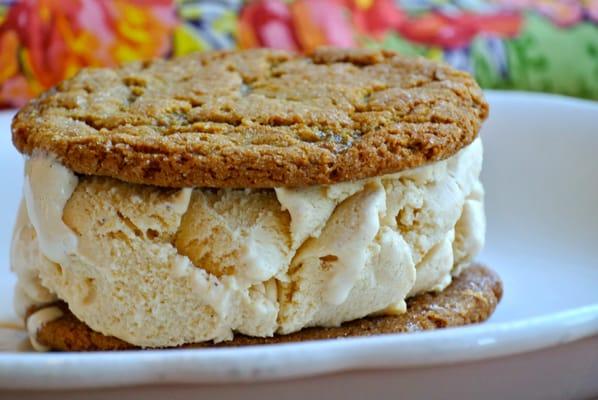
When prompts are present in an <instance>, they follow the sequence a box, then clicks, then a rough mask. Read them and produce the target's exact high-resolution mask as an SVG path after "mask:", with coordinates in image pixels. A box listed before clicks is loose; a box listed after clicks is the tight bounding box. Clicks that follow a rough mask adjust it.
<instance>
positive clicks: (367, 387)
mask: <svg viewBox="0 0 598 400" xmlns="http://www.w3.org/2000/svg"><path fill="white" fill-rule="evenodd" d="M488 99H489V101H490V103H491V116H490V119H489V120H488V122H487V123H486V125H485V127H484V131H483V133H482V135H483V137H484V142H485V166H484V173H483V174H484V182H485V185H486V192H487V214H488V227H489V229H488V238H487V239H488V240H487V247H486V249H485V250H484V252H483V254H482V255H481V256H480V259H481V260H482V261H484V262H486V263H487V264H489V265H490V266H492V267H493V268H494V269H495V270H497V271H498V272H499V274H500V275H501V277H502V278H503V280H504V285H505V295H504V298H503V301H502V303H501V304H500V305H499V307H498V310H497V312H496V313H495V315H494V316H493V317H492V318H491V319H490V320H489V321H488V322H486V323H484V324H481V325H477V326H470V327H464V328H457V329H447V330H441V331H436V332H426V333H418V334H408V335H388V336H380V337H371V338H355V339H346V340H342V341H324V342H312V343H297V344H288V345H277V346H264V347H249V348H240V349H211V350H210V349H208V350H200V349H197V350H170V351H145V352H123V353H88V354H65V353H49V354H36V353H26V352H23V351H22V350H23V349H24V348H23V347H22V339H23V334H22V333H20V332H16V331H12V330H2V329H0V397H2V396H3V395H4V396H16V395H17V392H14V391H13V392H8V391H5V392H2V391H1V390H2V389H5V390H9V389H12V390H21V389H27V390H36V389H37V390H39V389H48V388H51V389H53V390H58V389H62V390H65V389H76V388H78V389H82V388H91V387H94V388H107V387H122V386H130V385H145V384H154V385H156V384H159V385H166V384H170V385H172V384H177V385H174V386H168V387H164V386H161V387H160V388H159V389H156V388H153V387H152V388H151V389H147V388H143V387H137V388H132V389H131V388H128V389H126V388H123V389H110V390H108V391H98V390H96V391H94V392H93V396H96V395H97V396H100V395H102V394H105V395H110V396H125V397H126V396H130V398H134V397H136V396H140V395H144V397H146V398H147V396H152V395H153V396H156V398H158V397H159V396H164V395H166V394H168V395H169V396H171V397H172V398H186V397H187V396H197V395H200V394H202V395H206V396H220V397H221V398H228V397H230V398H232V397H234V396H236V395H239V394H244V396H249V397H250V398H253V397H254V396H259V397H261V398H274V397H276V398H280V397H281V396H282V397H283V398H296V397H302V398H305V397H306V396H307V397H314V398H317V394H318V393H322V394H324V393H325V394H326V397H327V398H345V399H346V398H350V397H354V398H362V396H363V394H364V393H366V392H367V393H370V394H372V395H375V396H376V397H394V398H396V397H397V394H398V393H401V394H402V395H403V396H406V397H411V396H425V397H426V398H448V397H452V396H456V395H459V396H461V397H462V398H476V397H479V396H480V395H482V394H483V396H484V397H485V398H486V399H490V398H503V397H505V396H508V395H510V396H511V397H512V398H582V397H586V398H587V397H589V396H591V395H598V336H597V335H598V211H597V210H596V207H597V205H598V156H597V154H596V153H597V150H598V103H596V102H587V101H581V100H574V99H568V98H563V97H557V96H546V95H538V94H523V93H501V92H490V93H488ZM21 168H22V161H21V158H20V156H19V155H18V154H17V153H16V151H14V150H13V149H12V147H11V145H10V135H9V116H8V114H6V113H4V114H2V113H0V182H2V188H1V189H0V190H1V194H2V196H0V216H1V218H0V221H2V224H1V225H0V259H1V260H3V261H4V263H3V264H1V266H0V320H10V319H12V320H14V316H13V315H12V311H11V307H10V302H11V296H12V285H13V284H14V279H13V278H12V276H11V275H10V274H9V272H8V267H7V265H8V245H9V238H10V231H11V228H12V223H13V220H14V214H15V210H16V208H17V203H18V200H19V197H20V190H21V182H22V172H21ZM19 349H21V351H19ZM183 383H184V384H185V385H182V384H183ZM224 383H226V385H224ZM232 383H235V384H232ZM190 385H191V386H190ZM53 393H54V394H55V395H56V398H61V399H65V398H68V397H69V396H73V397H77V396H83V395H85V396H86V397H87V398H92V397H89V396H90V393H89V392H81V391H78V392H68V393H66V392H64V391H61V392H53ZM40 395H48V393H44V392H29V396H31V398H33V397H36V396H40ZM385 395H386V396H385ZM19 396H21V397H22V396H23V394H22V393H21V394H20V395H19ZM177 396H180V397H177Z"/></svg>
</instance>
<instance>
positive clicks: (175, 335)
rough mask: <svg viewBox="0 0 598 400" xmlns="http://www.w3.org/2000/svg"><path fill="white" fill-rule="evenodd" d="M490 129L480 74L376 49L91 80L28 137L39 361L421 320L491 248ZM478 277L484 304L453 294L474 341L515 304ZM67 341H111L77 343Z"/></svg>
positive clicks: (68, 85) (55, 104)
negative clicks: (76, 353)
mask: <svg viewBox="0 0 598 400" xmlns="http://www.w3.org/2000/svg"><path fill="white" fill-rule="evenodd" d="M486 115H487V104H486V102H485V101H484V99H483V96H482V93H481V91H480V89H479V87H478V86H477V84H476V83H475V82H474V81H473V79H472V78H471V77H470V76H469V75H468V74H466V73H463V72H459V71H456V70H453V69H451V68H450V67H448V66H445V65H442V64H437V63H434V62H431V61H426V60H423V59H413V58H407V57H403V56H400V55H397V54H394V53H390V52H382V51H374V50H339V49H322V50H318V51H316V52H314V53H313V54H311V55H308V56H300V55H294V54H289V53H285V52H278V51H272V50H250V51H239V52H212V53H204V54H196V55H192V56H187V57H184V58H179V59H174V60H170V61H164V60H156V61H152V62H144V63H132V64H129V65H126V66H124V67H121V68H119V69H85V70H83V71H81V72H80V73H79V74H78V75H76V76H75V77H73V78H71V79H69V80H67V81H64V82H63V83H61V84H60V85H58V86H57V87H56V88H55V89H53V90H51V91H49V92H46V93H44V94H43V95H42V96H40V98H38V99H36V100H34V101H32V102H31V103H29V104H28V105H27V106H26V107H24V108H23V109H22V110H21V111H20V112H19V113H18V114H17V116H16V117H15V119H14V121H13V125H12V132H13V142H14V144H15V146H16V147H17V149H19V151H21V152H22V153H24V154H25V155H27V159H26V166H25V170H26V171H25V184H24V190H23V193H24V195H23V202H22V205H21V207H20V210H19V216H18V219H17V223H16V226H15V231H14V235H13V245H12V252H11V263H12V268H13V270H14V271H15V273H16V274H17V275H18V285H17V289H16V295H15V306H16V308H17V311H18V313H19V315H21V316H23V318H26V319H27V325H28V328H29V330H30V334H31V337H32V343H34V345H35V346H36V347H37V348H38V349H47V348H55V349H62V350H89V349H102V346H99V345H97V343H100V342H101V343H112V342H110V341H109V340H108V338H112V339H115V340H118V341H119V343H124V344H126V345H127V346H124V345H106V348H128V347H142V348H148V347H149V348H153V347H174V346H181V345H189V344H197V343H211V342H215V343H238V342H239V340H241V338H246V337H248V338H268V337H273V336H274V337H275V340H278V339H276V338H280V337H284V336H283V335H288V334H293V335H295V336H296V335H302V334H303V333H302V332H313V330H306V329H307V328H312V327H314V329H315V330H316V331H317V330H318V329H320V331H321V332H328V331H327V330H326V328H330V327H339V326H341V324H343V323H346V322H349V321H355V320H359V319H362V318H365V317H370V318H369V319H366V320H363V321H372V318H374V317H372V316H382V317H379V318H391V319H392V318H396V320H393V321H395V322H397V321H399V320H402V321H405V320H406V318H407V317H408V316H409V315H410V314H409V313H410V311H411V310H410V309H409V307H408V306H407V302H406V299H409V298H412V297H413V299H414V300H411V303H412V304H420V303H421V302H422V301H424V300H421V299H428V300H426V301H428V303H426V304H434V303H433V302H434V300H432V298H431V297H430V296H431V295H427V294H426V293H427V292H430V291H433V292H437V293H438V292H442V291H443V290H445V288H447V287H448V286H449V285H450V284H451V281H452V279H453V277H454V276H458V275H459V274H460V273H461V272H462V270H464V269H465V268H466V267H468V266H469V265H470V264H471V262H472V260H473V259H474V257H475V255H476V254H477V253H478V252H479V250H480V248H481V247H482V245H483V241H484V231H485V219H484V212H483V188H482V185H481V183H480V181H479V174H480V170H481V166H482V144H481V140H480V139H479V138H477V134H478V131H479V128H480V126H481V123H482V121H483V120H484V119H485V117H486ZM472 271H473V270H472ZM477 272H478V273H477V274H475V273H473V272H471V271H470V273H469V274H465V275H463V277H461V278H457V279H461V282H464V283H462V284H461V286H459V284H458V283H459V281H458V282H456V287H464V286H463V285H465V286H467V285H468V284H469V285H475V282H477V281H479V280H483V279H486V280H490V281H492V282H493V284H492V285H486V286H484V287H485V288H486V289H485V290H481V291H480V292H483V293H484V295H483V296H481V297H480V298H483V299H485V300H484V301H483V302H482V303H483V305H482V304H481V303H479V302H478V303H475V304H477V305H476V307H477V308H476V307H469V308H467V307H468V306H467V304H470V303H467V301H466V300H463V298H464V297H463V296H459V295H457V293H462V292H459V290H452V291H450V293H453V295H454V299H461V301H462V303H459V304H462V305H463V307H465V308H467V309H468V310H470V312H471V314H467V315H468V316H466V317H462V318H461V319H460V321H461V323H468V322H478V321H480V320H482V319H485V318H487V317H488V316H489V315H490V314H491V312H492V310H493V309H494V306H495V305H496V302H497V301H498V299H499V298H500V294H499V293H500V290H499V289H497V287H498V286H500V283H499V280H498V278H496V277H495V276H494V275H493V274H492V273H491V272H489V271H488V270H485V269H478V270H477ZM476 279H477V280H476ZM496 285H498V286H496ZM490 288H491V289H490ZM447 293H448V292H446V293H440V294H439V295H438V296H440V299H444V300H442V301H445V304H449V303H450V301H448V300H446V299H447V298H446V295H447ZM443 296H444V297H443ZM484 296H485V297H484ZM492 299H494V300H492ZM470 300H471V299H470ZM438 301H440V300H438ZM412 308H413V307H412ZM457 308H458V307H457ZM480 310H483V311H480ZM455 315H457V314H455ZM480 315H483V318H482V317H479V316H480ZM422 318H423V317H422ZM363 323H364V324H367V322H363ZM61 324H66V325H61ZM68 324H71V325H68ZM73 324H76V326H77V329H74V327H75V325H73ZM357 324H359V322H357ZM455 324H456V323H455ZM424 325H425V324H423V325H421V326H422V327H424ZM441 325H442V324H441ZM448 325H451V324H448ZM64 326H71V327H72V328H73V329H71V330H70V332H75V331H76V332H81V338H83V337H86V336H85V335H87V337H88V336H89V335H90V332H92V333H93V335H95V337H102V338H105V339H102V340H100V341H98V342H97V343H96V345H95V347H94V346H91V345H89V341H87V342H86V341H85V340H83V339H81V340H79V342H81V343H87V345H83V344H81V345H79V346H75V345H64V344H62V345H61V344H60V343H64V342H65V340H64V335H65V334H64V332H66V331H69V330H68V329H65V328H64ZM347 326H348V325H343V326H341V327H340V328H336V329H341V330H342V329H349V328H348V327H347ZM388 326H394V328H393V329H394V331H405V330H408V329H407V328H405V326H406V325H405V323H404V322H403V323H402V324H401V323H399V322H397V323H396V324H394V323H393V324H389V325H388ZM60 327H62V328H61V329H59V328H60ZM401 327H402V328H401ZM333 329H334V328H333ZM352 329H353V331H355V328H352ZM364 329H365V328H364ZM365 331H367V329H365ZM387 331H389V330H388V329H387ZM59 332H62V333H59ZM373 332H376V330H375V329H374V330H373ZM379 333H381V332H379ZM305 335H307V333H305ZM336 336H339V335H336ZM340 336H342V335H340ZM52 338H54V339H52ZM61 338H62V339H63V340H62V342H61ZM40 339H41V341H40ZM231 340H232V342H230V341H231ZM256 340H260V339H256ZM68 342H69V343H71V344H73V343H77V340H74V339H72V338H71V339H70V340H69V341H68Z"/></svg>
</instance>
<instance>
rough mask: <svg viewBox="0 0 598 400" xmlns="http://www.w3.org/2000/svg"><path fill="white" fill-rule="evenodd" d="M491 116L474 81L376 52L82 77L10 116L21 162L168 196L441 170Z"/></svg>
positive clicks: (169, 65) (281, 55)
mask: <svg viewBox="0 0 598 400" xmlns="http://www.w3.org/2000/svg"><path fill="white" fill-rule="evenodd" d="M487 113H488V106H487V104H486V102H485V100H484V98H483V95H482V92H481V90H480V88H479V87H478V85H477V84H476V83H475V81H474V80H473V78H472V77H471V76H470V75H468V74H467V73H465V72H460V71H456V70H454V69H452V68H450V67H448V66H446V65H443V64H438V63H435V62H432V61H428V60H424V59H419V58H409V57H404V56H401V55H398V54H395V53H390V52H383V51H375V50H365V49H362V50H339V49H321V50H318V51H316V52H315V53H313V54H311V55H308V56H300V55H295V54H291V53H286V52H280V51H274V50H264V49H261V50H247V51H237V52H210V53H202V54H194V55H191V56H186V57H183V58H177V59H174V60H169V61H165V60H156V61H151V62H143V63H131V64H128V65H125V66H124V67H122V68H119V69H84V70H82V71H81V72H80V73H78V74H77V75H76V76H75V77H73V78H71V79H69V80H66V81H64V82H62V83H61V84H59V85H58V86H57V87H56V88H54V89H52V90H50V91H48V92H46V93H45V94H43V95H42V96H40V97H39V98H38V99H36V100H34V101H32V102H30V103H29V104H28V105H27V106H25V107H24V108H23V109H22V110H21V111H20V112H19V113H18V114H17V116H16V117H15V119H14V121H13V125H12V135H13V142H14V144H15V146H16V147H17V148H18V149H19V150H20V151H21V152H22V153H25V154H32V153H33V152H34V151H36V150H41V151H46V152H49V153H52V154H54V155H55V156H56V157H57V158H58V159H59V160H60V162H61V163H62V164H64V165H65V166H67V167H68V168H70V169H72V170H73V171H75V172H77V173H81V174H88V175H102V176H110V177H113V178H117V179H120V180H123V181H126V182H132V183H142V184H151V185H157V186H166V187H189V186H194V187H246V188H269V187H279V186H306V185H315V184H331V183H336V182H343V181H348V180H357V179H362V178H366V177H372V176H377V175H382V174H388V173H392V172H398V171H401V170H404V169H408V168H414V167H418V166H421V165H424V164H427V163H430V162H434V161H437V160H441V159H446V158H448V157H450V156H451V155H453V154H455V153H456V152H457V151H459V149H461V148H462V147H464V146H466V145H468V144H469V143H471V142H472V141H473V140H474V139H475V137H476V135H477V133H478V131H479V128H480V126H481V122H482V121H483V120H484V119H485V118H486V116H487Z"/></svg>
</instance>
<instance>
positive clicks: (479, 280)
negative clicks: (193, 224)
mask: <svg viewBox="0 0 598 400" xmlns="http://www.w3.org/2000/svg"><path fill="white" fill-rule="evenodd" d="M501 297H502V282H501V280H500V278H499V277H498V276H497V275H496V274H495V273H494V272H492V271H491V270H489V269H488V268H485V267H482V266H479V265H478V266H472V267H470V268H467V269H466V270H464V271H463V272H462V273H461V275H460V276H458V277H456V278H455V279H454V280H453V283H452V284H451V285H450V286H449V287H448V288H446V289H445V290H444V291H442V292H440V293H426V294H421V295H418V296H415V297H413V298H411V299H409V300H408V302H407V312H406V313H405V314H402V315H399V316H386V317H369V318H363V319H359V320H356V321H352V322H347V323H344V324H343V325H342V326H340V327H336V328H307V329H303V330H301V331H299V332H296V333H293V334H290V335H277V336H274V337H271V338H256V337H248V336H244V335H237V336H235V338H234V339H233V340H232V341H230V342H222V343H217V344H214V343H211V342H205V343H197V344H190V345H186V346H184V347H223V346H247V345H257V344H274V343H284V342H299V341H306V340H317V339H335V338H342V337H349V336H370V335H377V334H388V333H402V332H416V331H423V330H431V329H438V328H446V327H454V326H462V325H468V324H474V323H478V322H482V321H484V320H486V319H488V318H489V317H490V315H492V313H493V312H494V309H495V308H496V305H497V304H498V302H499V301H500V299H501ZM55 305H58V306H59V307H60V308H61V309H62V310H63V313H64V314H63V316H62V317H60V318H58V319H56V320H54V321H52V322H48V323H46V324H45V325H44V326H42V327H41V328H40V329H39V331H38V332H37V341H38V342H39V343H41V344H43V345H45V346H47V347H49V348H51V349H54V350H61V351H95V350H130V349H138V347H136V346H134V345H131V344H129V343H126V342H124V341H122V340H120V339H117V338H115V337H111V336H104V335H102V334H101V333H97V332H94V331H92V330H91V329H90V328H89V327H88V326H87V325H85V324H84V323H83V322H81V321H79V320H78V319H77V318H76V317H75V316H74V315H73V314H71V313H70V311H68V307H67V306H66V304H64V303H58V304H53V305H52V306H55Z"/></svg>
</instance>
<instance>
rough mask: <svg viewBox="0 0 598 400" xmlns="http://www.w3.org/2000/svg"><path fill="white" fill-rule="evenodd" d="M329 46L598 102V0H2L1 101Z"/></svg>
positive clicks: (9, 103)
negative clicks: (209, 57)
mask: <svg viewBox="0 0 598 400" xmlns="http://www.w3.org/2000/svg"><path fill="white" fill-rule="evenodd" d="M321 45H333V46H347V47H349V46H350V47H353V46H367V47H379V48H385V49H392V50H396V51H399V52H402V53H405V54H413V55H421V56H425V57H429V58H433V59H437V60H444V61H446V62H448V63H450V64H452V65H453V66H455V67H457V68H460V69H463V70H466V71H469V72H471V73H472V74H473V75H474V76H475V77H476V79H477V80H478V82H479V83H480V84H481V85H482V86H483V87H486V88H501V89H520V90H533V91H544V92H552V93H560V94H565V95H570V96H577V97H584V98H593V99H598V0H252V1H241V0H220V1H216V0H203V1H202V0H178V1H177V0H0V108H12V107H18V106H21V105H23V104H24V103H25V102H26V101H27V100H28V99H29V98H31V97H34V96H36V95H37V94H39V93H40V92H41V91H43V90H45V89H47V88H49V87H51V86H53V85H55V84H56V83H57V82H59V81H61V80H63V79H65V78H67V77H69V76H72V75H73V74H75V73H76V72H77V70H78V69H80V68H81V67H85V66H113V65H117V64H120V63H123V62H128V61H132V60H145V59H150V58H153V57H172V56H177V55H182V54H186V53H190V52H194V51H206V50H210V49H231V48H249V47H274V48H281V49H288V50H295V51H310V50H312V49H314V48H315V47H318V46H321Z"/></svg>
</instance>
